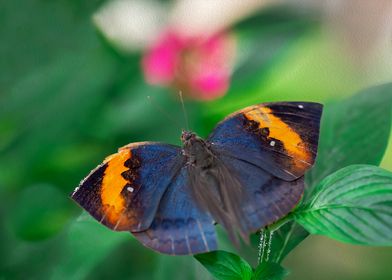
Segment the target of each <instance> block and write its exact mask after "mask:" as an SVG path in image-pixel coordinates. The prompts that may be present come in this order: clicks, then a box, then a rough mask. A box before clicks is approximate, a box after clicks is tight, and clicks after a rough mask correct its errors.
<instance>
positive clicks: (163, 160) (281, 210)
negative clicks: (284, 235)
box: [72, 102, 322, 255]
mask: <svg viewBox="0 0 392 280" xmlns="http://www.w3.org/2000/svg"><path fill="white" fill-rule="evenodd" d="M321 112H322V106H321V105H320V104H317V103H308V102H280V103H264V104H259V105H254V106H250V107H247V108H245V109H243V110H240V111H238V112H236V113H234V114H232V115H229V116H228V117H227V118H226V119H224V120H223V121H222V122H220V123H219V124H218V125H217V126H216V128H215V129H214V131H213V132H212V133H211V135H210V136H209V137H208V138H207V139H202V138H200V137H198V136H197V135H196V134H195V133H193V132H189V131H183V132H182V135H181V140H182V143H183V145H182V147H177V146H173V145H168V144H162V143H154V142H140V143H132V144H129V145H127V146H125V147H123V148H120V149H119V151H118V153H116V154H114V155H112V156H109V157H107V158H106V159H105V161H104V162H103V163H102V164H101V165H99V166H98V167H97V168H96V169H94V170H93V171H92V172H91V173H90V174H89V175H88V176H87V177H86V178H85V179H84V180H83V181H82V182H81V183H80V185H79V187H78V188H77V189H76V190H75V191H74V193H73V194H72V198H73V199H74V200H75V201H76V202H77V203H78V204H79V205H81V206H82V207H83V208H84V209H86V210H87V211H88V212H89V213H90V214H91V215H92V216H93V217H94V218H96V219H97V220H98V221H100V222H101V223H103V224H104V225H106V226H107V227H109V228H111V229H113V230H121V231H130V232H131V233H132V234H133V235H134V236H135V237H136V238H137V239H138V240H139V241H141V242H142V243H143V244H144V245H145V246H147V247H149V248H152V249H154V250H156V251H159V252H161V253H166V254H174V255H184V254H197V253H201V252H208V251H212V250H216V249H217V243H216V234H215V229H214V224H215V223H219V224H221V225H222V226H223V227H224V228H225V229H226V231H227V232H228V234H229V237H230V239H231V240H232V241H234V242H237V241H238V237H237V233H239V234H240V236H241V237H242V238H243V239H245V240H246V239H247V238H248V236H249V234H250V233H252V232H255V231H257V230H259V229H260V228H263V227H265V226H266V225H269V224H271V223H273V222H275V221H277V220H278V219H280V218H282V217H284V216H285V215H287V214H288V213H289V212H290V211H291V210H292V209H293V208H294V207H295V206H296V205H297V203H298V202H299V200H300V199H301V197H302V194H303V191H304V182H303V175H304V173H305V171H306V170H308V169H309V168H310V167H311V166H312V165H313V163H314V160H315V157H316V154H317V143H318V134H319V124H320V117H321Z"/></svg>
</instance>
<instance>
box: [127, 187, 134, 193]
mask: <svg viewBox="0 0 392 280" xmlns="http://www.w3.org/2000/svg"><path fill="white" fill-rule="evenodd" d="M134 190H135V189H134V188H132V187H128V188H127V191H129V192H133V191H134Z"/></svg>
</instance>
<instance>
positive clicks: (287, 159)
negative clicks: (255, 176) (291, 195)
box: [208, 102, 323, 181]
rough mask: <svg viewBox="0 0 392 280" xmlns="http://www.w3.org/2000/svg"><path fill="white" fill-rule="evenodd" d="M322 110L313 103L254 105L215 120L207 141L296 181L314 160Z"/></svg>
mask: <svg viewBox="0 0 392 280" xmlns="http://www.w3.org/2000/svg"><path fill="white" fill-rule="evenodd" d="M322 109H323V105H321V104H319V103H312V102H276V103H262V104H258V105H253V106H250V107H246V108H245V109H242V110H240V111H237V112H235V113H233V114H231V115H229V116H228V117H226V118H225V119H224V120H223V121H221V122H220V123H218V124H217V126H216V127H215V129H214V131H213V132H212V133H211V135H210V136H209V138H208V141H209V142H210V143H211V146H212V148H213V149H214V150H215V151H216V152H217V153H220V154H224V155H226V156H229V157H232V158H235V159H239V160H242V161H245V162H248V163H251V164H255V165H257V166H259V167H260V168H262V169H264V170H266V171H268V172H269V173H271V174H272V175H274V176H276V177H278V178H280V179H283V180H286V181H292V180H296V179H298V178H300V177H301V176H303V175H304V174H305V172H306V171H307V170H309V169H310V168H311V167H312V166H313V164H314V162H315V159H316V156H317V146H318V140H319V129H320V119H321V115H322Z"/></svg>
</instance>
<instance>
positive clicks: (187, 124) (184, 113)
mask: <svg viewBox="0 0 392 280" xmlns="http://www.w3.org/2000/svg"><path fill="white" fill-rule="evenodd" d="M178 95H179V96H180V101H181V106H182V113H183V115H184V119H185V124H186V130H189V122H188V115H187V113H186V110H185V103H184V98H183V97H182V91H181V90H180V91H179V92H178Z"/></svg>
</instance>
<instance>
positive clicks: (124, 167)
mask: <svg viewBox="0 0 392 280" xmlns="http://www.w3.org/2000/svg"><path fill="white" fill-rule="evenodd" d="M181 163H182V155H181V150H180V149H179V148H178V147H175V146H171V145H166V144H159V143H152V142H143V143H133V144H131V145H129V146H125V147H123V148H121V149H120V150H119V152H118V153H116V154H114V155H111V156H109V157H107V158H106V159H105V161H104V162H103V163H102V164H101V165H99V166H98V167H97V168H96V169H95V170H93V171H92V172H91V173H90V174H89V175H88V176H87V177H86V178H85V179H84V180H83V181H82V182H81V183H80V185H79V187H78V188H77V189H76V190H75V191H74V193H73V194H72V198H73V199H74V200H75V201H76V202H77V203H78V204H79V205H80V206H81V207H83V208H84V209H85V210H86V211H88V212H89V213H90V214H91V215H92V216H93V217H94V218H95V219H97V220H98V221H100V222H101V223H103V224H104V225H106V226H107V227H109V228H111V229H114V230H129V231H141V230H145V229H147V228H148V227H149V226H150V224H151V223H152V220H153V219H154V216H155V212H156V210H157V208H158V205H159V201H160V199H161V197H162V195H163V193H164V192H165V190H166V188H167V187H168V186H169V184H170V182H171V181H172V178H173V177H174V176H175V174H176V172H177V170H178V169H179V168H180V167H181V166H180V165H181Z"/></svg>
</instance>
